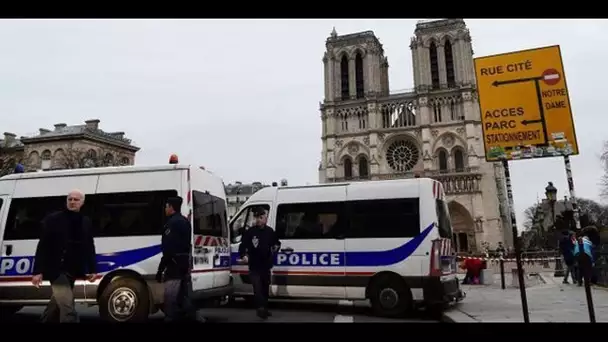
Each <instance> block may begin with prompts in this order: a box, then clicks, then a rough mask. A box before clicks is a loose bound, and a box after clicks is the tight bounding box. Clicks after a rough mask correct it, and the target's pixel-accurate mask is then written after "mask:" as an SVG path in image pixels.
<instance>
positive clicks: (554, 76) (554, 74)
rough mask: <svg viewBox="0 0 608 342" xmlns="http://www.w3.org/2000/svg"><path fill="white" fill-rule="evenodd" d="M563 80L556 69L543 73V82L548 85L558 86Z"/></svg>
mask: <svg viewBox="0 0 608 342" xmlns="http://www.w3.org/2000/svg"><path fill="white" fill-rule="evenodd" d="M561 79H562V76H561V75H560V74H559V72H558V71H557V70H555V69H547V70H545V71H544V72H543V81H544V82H545V83H546V84H547V85H550V86H551V85H556V84H557V83H558V82H559V80H561Z"/></svg>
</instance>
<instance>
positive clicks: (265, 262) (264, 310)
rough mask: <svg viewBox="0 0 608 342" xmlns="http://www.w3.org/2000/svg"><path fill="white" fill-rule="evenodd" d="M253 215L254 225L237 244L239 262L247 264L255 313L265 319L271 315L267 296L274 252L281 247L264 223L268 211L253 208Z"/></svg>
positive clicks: (273, 233)
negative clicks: (238, 244)
mask: <svg viewBox="0 0 608 342" xmlns="http://www.w3.org/2000/svg"><path fill="white" fill-rule="evenodd" d="M253 216H254V217H255V225H254V226H253V227H250V228H249V229H247V230H246V231H245V233H244V234H243V238H242V241H241V244H240V246H239V255H240V259H239V262H240V263H247V264H248V265H249V279H250V280H251V285H252V286H253V295H254V299H255V305H256V309H257V315H258V316H259V317H260V318H262V319H266V318H268V316H270V315H271V314H270V312H269V311H268V296H269V291H270V281H271V270H272V266H273V264H274V254H275V253H276V252H277V251H278V250H279V248H280V247H281V242H280V241H279V238H278V237H277V234H276V233H275V231H274V229H272V228H270V227H269V226H268V225H266V222H267V220H268V213H267V212H266V210H264V208H261V207H256V208H254V210H253Z"/></svg>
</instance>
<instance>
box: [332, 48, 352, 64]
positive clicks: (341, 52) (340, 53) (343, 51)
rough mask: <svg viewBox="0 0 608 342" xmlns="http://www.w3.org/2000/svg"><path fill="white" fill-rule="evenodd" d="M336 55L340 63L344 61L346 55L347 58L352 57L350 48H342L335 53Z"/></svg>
mask: <svg viewBox="0 0 608 342" xmlns="http://www.w3.org/2000/svg"><path fill="white" fill-rule="evenodd" d="M335 56H336V60H337V61H338V63H340V62H341V61H342V58H343V57H346V59H349V58H350V54H349V53H348V50H346V49H340V50H338V51H337V52H336V53H335Z"/></svg>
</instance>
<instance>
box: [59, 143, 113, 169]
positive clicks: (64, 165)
mask: <svg viewBox="0 0 608 342" xmlns="http://www.w3.org/2000/svg"><path fill="white" fill-rule="evenodd" d="M55 164H56V168H59V169H83V168H90V167H104V166H120V165H121V164H120V160H119V159H118V158H116V157H115V156H114V155H113V154H111V153H108V151H106V150H104V149H101V148H98V149H91V148H86V149H83V148H75V147H69V148H66V149H64V150H63V156H62V157H59V156H58V157H57V158H56V161H55Z"/></svg>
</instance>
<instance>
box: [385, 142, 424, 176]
mask: <svg viewBox="0 0 608 342" xmlns="http://www.w3.org/2000/svg"><path fill="white" fill-rule="evenodd" d="M419 159H420V152H419V151H418V147H416V145H415V144H414V143H412V142H411V141H409V140H404V139H403V140H397V141H395V142H394V143H392V144H391V145H390V146H389V147H388V149H387V150H386V161H387V162H388V165H389V166H390V167H391V168H392V169H393V170H394V171H397V172H407V171H410V170H412V169H413V168H414V166H416V164H417V163H418V160H419Z"/></svg>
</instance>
